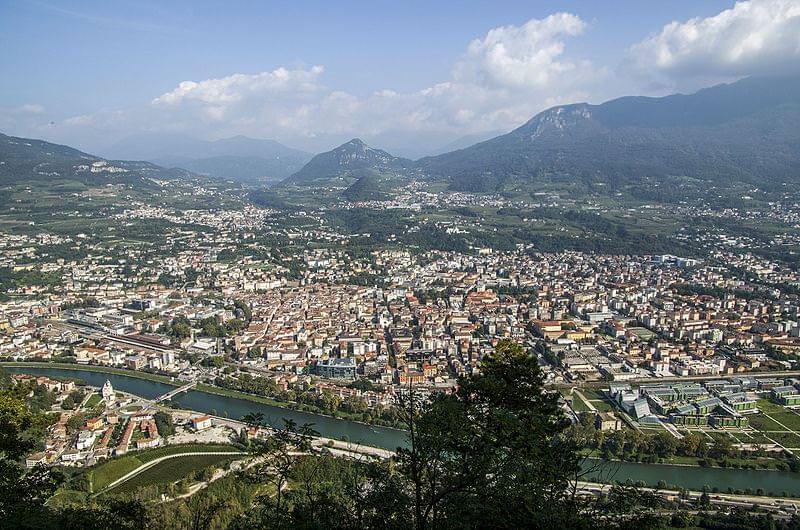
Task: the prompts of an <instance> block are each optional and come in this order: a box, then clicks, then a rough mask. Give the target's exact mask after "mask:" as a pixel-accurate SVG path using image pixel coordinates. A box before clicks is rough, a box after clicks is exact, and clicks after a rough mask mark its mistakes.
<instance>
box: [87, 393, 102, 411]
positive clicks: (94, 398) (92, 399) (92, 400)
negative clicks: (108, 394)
mask: <svg viewBox="0 0 800 530" xmlns="http://www.w3.org/2000/svg"><path fill="white" fill-rule="evenodd" d="M102 399H103V396H101V395H100V394H98V393H97V392H95V393H94V394H92V395H91V396H89V399H88V401H86V408H87V409H92V408H94V407H95V406H97V404H98V403H100V401H102Z"/></svg>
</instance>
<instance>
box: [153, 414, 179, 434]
mask: <svg viewBox="0 0 800 530" xmlns="http://www.w3.org/2000/svg"><path fill="white" fill-rule="evenodd" d="M153 419H154V420H155V422H156V428H157V429H158V434H159V435H160V436H161V437H163V438H166V437H167V436H172V435H173V434H175V425H174V424H173V423H172V416H171V415H170V414H167V413H166V412H162V411H158V412H156V413H155V415H154V416H153Z"/></svg>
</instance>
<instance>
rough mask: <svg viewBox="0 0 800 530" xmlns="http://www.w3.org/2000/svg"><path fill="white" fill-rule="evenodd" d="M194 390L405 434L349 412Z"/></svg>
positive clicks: (203, 386) (229, 392)
mask: <svg viewBox="0 0 800 530" xmlns="http://www.w3.org/2000/svg"><path fill="white" fill-rule="evenodd" d="M195 389H197V390H198V391H200V392H206V393H208V394H215V395H217V396H226V397H232V398H236V399H246V400H249V401H253V402H255V403H263V404H264V405H269V406H271V407H279V408H284V409H288V410H296V411H298V412H306V413H309V414H315V415H317V416H324V417H326V418H332V419H337V420H346V421H351V422H353V423H360V424H362V425H367V426H370V427H372V426H375V427H381V428H382V429H393V430H395V431H399V432H405V430H404V429H400V428H398V427H394V426H392V425H386V424H385V423H378V422H373V423H370V422H366V421H363V420H362V419H360V417H359V416H358V415H356V414H351V413H349V412H337V413H336V414H330V413H329V412H327V411H324V410H323V409H320V408H318V407H313V406H311V405H305V404H303V403H298V402H296V401H279V400H276V399H273V398H270V397H266V396H259V395H258V394H249V393H247V392H242V391H241V390H233V389H231V388H224V387H221V386H216V385H209V384H206V383H198V384H197V386H196V387H195Z"/></svg>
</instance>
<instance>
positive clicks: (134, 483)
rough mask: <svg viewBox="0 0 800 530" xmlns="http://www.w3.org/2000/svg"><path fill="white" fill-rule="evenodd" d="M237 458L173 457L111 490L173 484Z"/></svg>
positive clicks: (123, 490)
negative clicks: (194, 473)
mask: <svg viewBox="0 0 800 530" xmlns="http://www.w3.org/2000/svg"><path fill="white" fill-rule="evenodd" d="M235 459H236V457H231V456H230V455H197V456H185V457H181V458H171V459H169V460H165V461H163V462H159V463H158V464H156V465H154V466H153V467H151V468H148V469H146V470H144V471H142V472H141V473H139V474H138V475H136V476H134V477H132V478H131V479H130V480H126V481H125V482H123V483H122V484H120V485H119V486H117V487H115V488H113V490H111V491H113V492H114V493H129V492H132V491H136V490H137V489H139V488H141V487H142V486H149V485H152V484H156V485H166V484H171V483H173V482H177V481H178V480H181V479H183V478H186V477H187V476H189V475H190V474H191V473H193V472H194V471H200V470H202V469H205V468H207V467H209V466H216V467H223V466H225V465H227V464H228V463H229V462H231V461H233V460H235Z"/></svg>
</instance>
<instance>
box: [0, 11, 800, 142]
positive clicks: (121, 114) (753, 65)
mask: <svg viewBox="0 0 800 530" xmlns="http://www.w3.org/2000/svg"><path fill="white" fill-rule="evenodd" d="M798 10H800V0H752V1H747V2H741V3H740V4H738V5H736V6H734V2H731V1H716V0H706V1H702V2H700V1H697V0H693V1H689V0H670V1H669V2H666V1H665V2H654V1H642V0H637V1H602V2H601V1H597V0H592V1H561V2H543V1H527V2H523V1H505V2H504V1H493V2H486V1H459V2H446V1H436V2H432V1H430V0H429V1H427V2H421V1H404V2H397V1H394V2H390V1H381V0H377V1H371V2H356V1H335V2H331V1H322V2H303V1H293V2H290V1H286V2H275V1H271V2H213V3H212V2H204V1H192V2H153V1H140V2H113V1H96V2H95V1H90V2H85V1H71V2H56V1H23V0H20V1H10V0H0V49H3V50H4V51H3V53H2V54H0V72H2V78H3V82H2V83H0V130H1V131H3V132H6V133H12V134H20V135H28V136H36V137H44V138H48V139H53V140H58V141H62V142H66V143H71V144H73V145H77V146H79V147H84V148H93V149H98V148H102V147H103V143H104V142H106V143H108V142H110V141H118V140H120V139H122V138H124V137H125V135H126V134H140V133H164V132H169V133H175V134H189V135H193V136H201V137H204V138H218V137H224V136H230V135H233V134H247V135H250V136H256V137H273V138H276V139H278V140H282V141H284V142H286V143H289V144H290V145H298V146H300V147H306V148H310V149H312V150H317V149H320V148H323V147H325V146H326V145H328V144H332V143H335V142H337V141H339V140H340V139H343V138H345V137H348V136H350V135H357V134H358V135H361V136H365V137H368V138H375V139H378V140H383V141H385V142H387V143H389V144H396V145H397V146H399V147H398V148H400V149H401V150H402V144H403V142H405V143H409V142H410V140H408V138H409V137H417V138H418V139H421V140H420V141H422V142H424V143H428V142H432V141H433V142H435V141H442V142H444V141H445V140H447V139H454V138H457V137H458V136H462V135H466V134H481V133H487V132H492V131H496V130H508V129H510V128H511V127H513V126H516V125H518V124H519V123H521V122H523V121H525V120H526V119H527V118H529V117H530V115H532V114H533V113H535V112H537V111H539V110H542V109H543V108H546V107H548V106H551V105H553V104H561V103H568V102H571V101H577V100H588V101H591V102H599V101H602V100H604V99H607V98H610V97H615V96H619V95H624V94H630V93H636V94H653V95H658V94H662V93H667V92H670V91H673V90H682V91H688V90H693V89H695V88H697V87H699V86H703V85H705V84H709V83H713V82H718V81H727V80H732V79H735V78H737V77H741V76H743V75H750V74H758V73H770V72H771V71H772V70H781V69H785V67H786V65H787V64H796V63H797V62H798V61H800V56H798V53H800V52H798V50H800V41H798V37H797V35H798V34H800V32H795V30H797V29H798V20H800V14H798ZM670 24H673V27H672V28H671V29H670V26H669V25H670ZM698 34H699V36H698ZM793 35H794V36H793ZM740 42H750V43H753V42H755V43H756V44H755V45H754V48H753V47H752V46H751V48H753V49H750V48H748V49H746V50H744V52H742V53H739V54H738V55H736V56H735V57H731V49H734V48H735V47H736V43H740ZM665 54H666V55H665ZM664 57H668V59H667V60H664ZM187 81H188V82H191V83H194V85H184V86H183V88H181V85H180V83H182V82H187ZM412 143H413V142H412Z"/></svg>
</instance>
